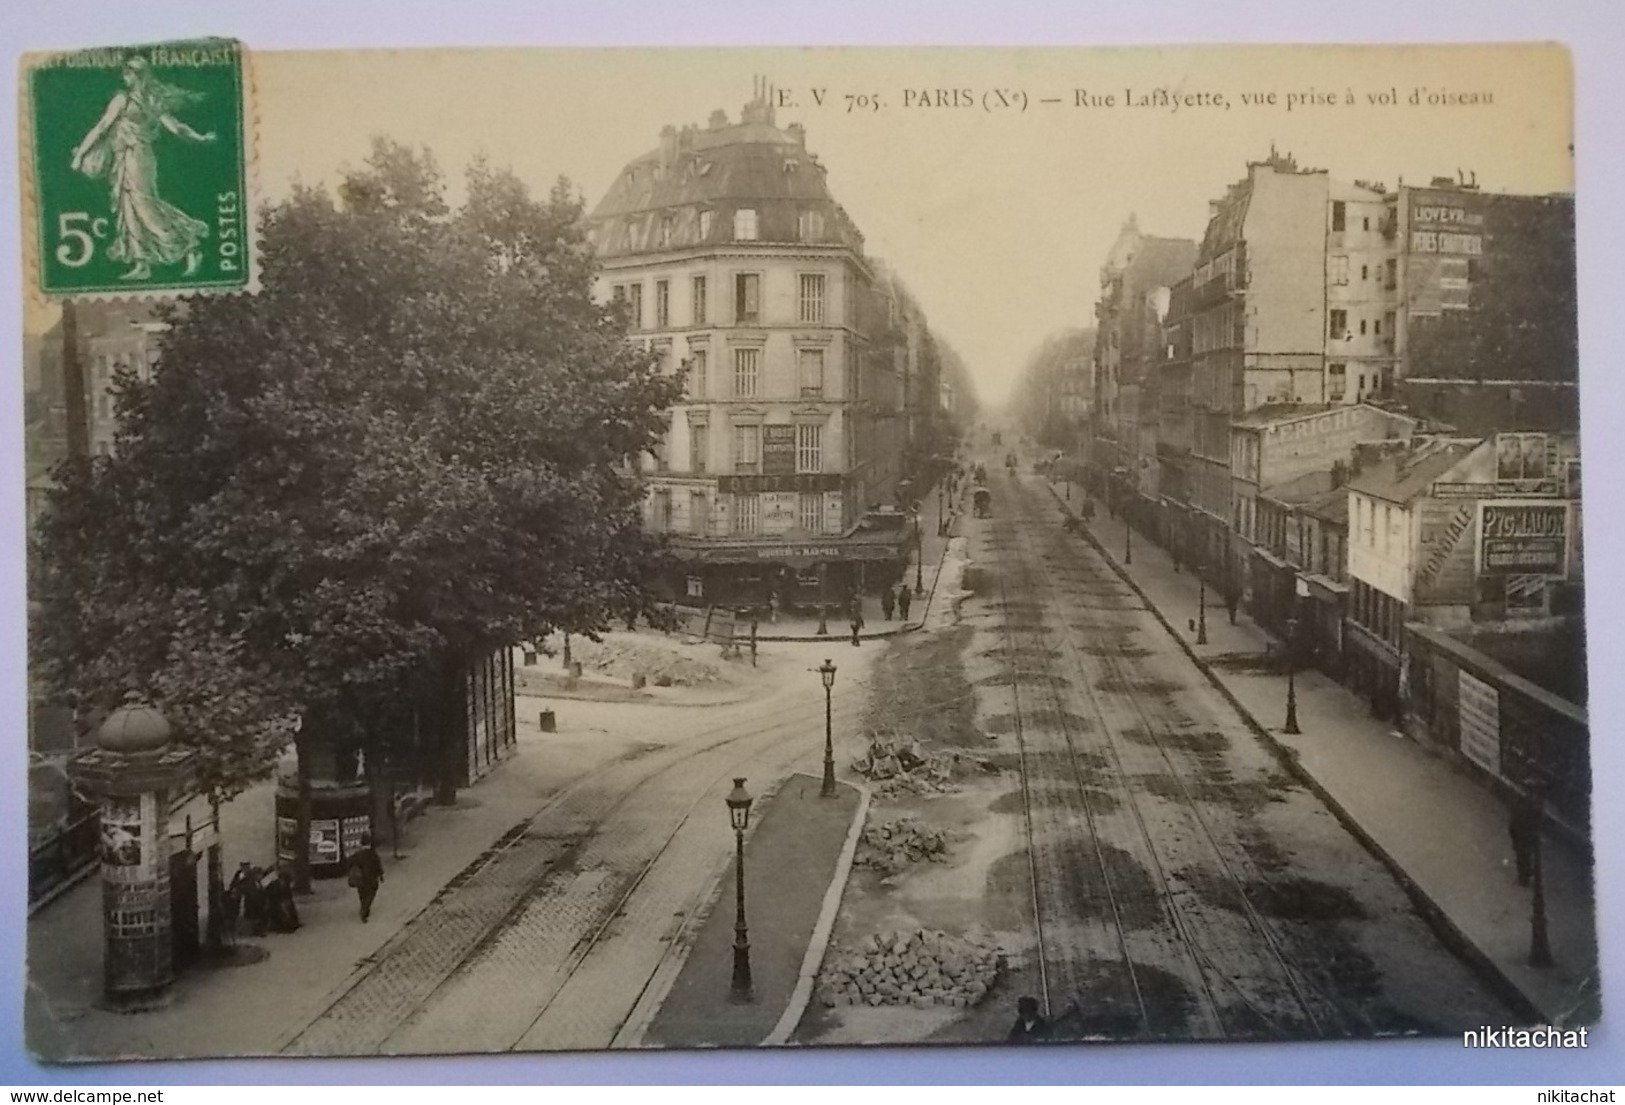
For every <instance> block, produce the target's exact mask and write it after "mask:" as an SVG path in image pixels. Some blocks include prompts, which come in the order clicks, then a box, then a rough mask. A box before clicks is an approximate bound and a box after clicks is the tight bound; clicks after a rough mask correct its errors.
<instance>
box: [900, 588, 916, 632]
mask: <svg viewBox="0 0 1625 1105" xmlns="http://www.w3.org/2000/svg"><path fill="white" fill-rule="evenodd" d="M913 605H914V592H912V591H910V590H909V589H908V584H906V583H905V584H903V585H902V586H901V587H899V588H897V612H898V614H899V616H901V618H902V620H903V621H905V622H906V621H908V608H909V607H910V606H913Z"/></svg>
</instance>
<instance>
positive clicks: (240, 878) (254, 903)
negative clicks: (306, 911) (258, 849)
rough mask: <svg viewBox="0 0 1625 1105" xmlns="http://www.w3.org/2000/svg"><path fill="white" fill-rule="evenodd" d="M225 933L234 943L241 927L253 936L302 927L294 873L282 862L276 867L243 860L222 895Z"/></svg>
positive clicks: (222, 929) (226, 937) (225, 937)
mask: <svg viewBox="0 0 1625 1105" xmlns="http://www.w3.org/2000/svg"><path fill="white" fill-rule="evenodd" d="M221 904H222V906H223V907H224V908H223V909H222V911H221V919H222V922H223V923H222V925H221V935H222V937H223V938H224V940H225V942H226V943H227V944H228V945H229V944H234V943H236V941H237V936H238V932H239V928H240V927H246V928H247V930H248V934H249V935H250V936H264V935H265V934H266V933H268V932H294V931H296V930H297V929H298V928H299V924H300V921H299V907H298V905H296V904H295V903H294V900H293V875H292V873H291V872H289V870H288V869H287V868H286V867H285V866H282V865H278V866H277V867H276V868H275V869H274V870H269V869H266V868H262V867H259V866H256V865H255V864H252V863H250V862H249V861H248V860H246V859H245V860H243V862H242V863H240V864H239V865H238V866H237V873H236V874H235V875H233V876H232V877H231V882H230V884H229V885H227V887H226V889H225V893H224V895H223V897H222V902H221Z"/></svg>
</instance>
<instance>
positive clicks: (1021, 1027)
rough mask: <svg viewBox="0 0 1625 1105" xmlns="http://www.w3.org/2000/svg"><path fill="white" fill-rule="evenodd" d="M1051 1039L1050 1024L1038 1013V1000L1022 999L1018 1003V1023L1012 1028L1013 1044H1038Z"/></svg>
mask: <svg viewBox="0 0 1625 1105" xmlns="http://www.w3.org/2000/svg"><path fill="white" fill-rule="evenodd" d="M1049 1038H1050V1023H1049V1021H1048V1020H1047V1019H1046V1018H1045V1017H1044V1015H1043V1014H1042V1013H1040V1012H1039V1011H1038V999H1037V998H1034V997H1022V998H1020V999H1018V1000H1017V1001H1016V1023H1015V1024H1013V1025H1012V1026H1011V1027H1010V1042H1011V1043H1012V1044H1036V1043H1042V1042H1044V1041H1045V1040H1048V1039H1049Z"/></svg>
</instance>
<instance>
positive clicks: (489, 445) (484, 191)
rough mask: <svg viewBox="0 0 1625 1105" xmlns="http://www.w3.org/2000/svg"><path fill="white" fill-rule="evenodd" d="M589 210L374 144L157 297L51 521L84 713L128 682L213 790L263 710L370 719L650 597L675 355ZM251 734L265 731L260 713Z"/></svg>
mask: <svg viewBox="0 0 1625 1105" xmlns="http://www.w3.org/2000/svg"><path fill="white" fill-rule="evenodd" d="M582 215H583V212H582V208H581V205H580V203H579V201H578V200H576V199H575V198H573V197H572V194H571V192H570V190H569V188H568V185H567V184H566V183H565V182H563V181H561V182H559V184H558V185H557V186H556V187H555V188H554V189H553V191H552V193H551V194H550V195H549V196H548V198H547V199H546V200H543V201H538V200H536V199H534V198H532V197H531V196H530V195H529V194H528V193H527V191H526V189H525V187H524V185H523V184H522V183H520V182H519V181H518V180H517V179H516V178H514V177H513V176H512V175H511V174H509V173H507V172H505V171H499V170H496V169H493V168H492V167H491V166H489V165H487V164H484V163H483V162H479V163H476V164H474V165H473V166H471V167H470V169H469V170H468V173H467V199H466V202H464V203H463V204H462V205H461V206H460V207H458V208H456V209H455V210H454V209H453V208H452V207H451V206H450V205H449V204H448V203H447V200H446V190H445V187H444V182H443V180H442V178H441V176H440V173H439V170H438V168H437V167H436V165H435V163H434V161H433V159H432V158H431V157H430V156H428V155H427V154H426V153H422V152H416V151H413V150H410V149H407V148H405V147H402V146H399V145H397V144H394V143H391V142H388V141H385V140H379V141H376V142H375V143H374V148H373V151H372V156H371V158H370V159H369V160H368V162H367V163H366V164H365V166H364V167H363V168H362V169H361V170H359V171H357V172H355V173H352V174H351V175H349V177H348V178H347V179H346V180H345V181H344V182H343V184H342V185H341V186H340V188H339V189H338V195H337V197H336V198H335V197H334V196H332V195H330V194H329V193H327V192H325V191H322V190H318V189H311V188H300V189H298V190H296V191H295V192H294V193H293V195H292V196H291V197H290V198H289V199H288V200H286V201H285V202H283V203H280V204H277V205H275V206H272V207H269V208H268V209H266V210H265V211H264V212H263V213H262V217H261V222H260V235H261V242H262V258H263V276H262V288H261V290H260V291H259V292H258V293H257V294H254V295H246V296H235V297H204V298H198V299H194V300H191V301H189V302H188V303H187V304H185V306H184V308H182V309H179V310H176V311H174V312H172V314H171V317H170V319H169V321H170V323H171V328H170V330H169V331H168V332H167V334H165V335H164V338H163V341H162V346H161V355H160V358H159V360H158V363H157V365H156V368H155V371H154V373H153V375H152V378H151V380H150V381H148V382H143V381H141V380H138V379H136V378H134V377H128V376H127V377H124V378H121V379H120V380H119V381H118V382H117V385H116V394H117V402H118V410H119V413H120V421H121V429H120V432H119V436H118V440H117V445H116V449H115V452H114V455H112V456H111V457H107V458H97V459H96V460H95V461H93V462H90V463H81V464H79V465H77V466H68V467H65V468H64V469H63V470H62V471H61V472H60V473H59V474H58V480H59V483H60V490H59V491H57V492H56V493H55V494H54V496H53V497H52V498H51V500H50V503H49V506H48V509H47V511H46V514H45V516H44V518H43V519H42V522H41V527H40V537H39V540H40V550H39V551H40V554H41V556H40V563H41V564H42V565H44V567H43V568H42V569H41V579H40V580H39V581H38V582H39V584H40V586H39V587H38V589H37V591H36V594H37V595H38V597H39V600H40V601H39V603H38V604H37V610H36V613H37V619H36V623H35V634H34V647H35V649H36V650H37V654H38V658H39V660H40V666H41V669H42V671H43V673H44V675H45V676H46V678H47V679H48V680H49V681H50V682H52V683H54V684H55V685H56V686H57V688H58V689H60V690H62V691H65V692H68V693H69V694H70V695H71V696H72V698H73V700H74V701H75V702H76V703H77V704H78V705H79V707H80V709H81V713H87V712H88V713H91V714H94V713H96V712H98V711H101V710H105V709H108V708H110V707H112V706H113V705H116V704H117V702H118V701H119V700H120V699H121V698H122V697H123V696H124V695H125V694H126V693H127V692H130V691H134V692H137V693H140V694H142V695H144V696H145V697H147V698H149V699H151V700H153V701H154V702H155V703H156V704H157V705H158V706H159V707H160V708H162V709H164V710H166V711H167V712H169V713H170V714H171V715H172V717H173V718H174V720H175V721H177V722H178V723H179V728H180V730H181V731H182V732H183V733H184V734H186V738H185V739H188V740H190V741H191V742H193V743H195V744H197V745H198V746H199V748H200V749H202V750H203V751H204V752H205V753H207V755H206V757H205V760H206V764H207V769H208V781H209V783H210V784H211V785H213V786H215V787H217V788H219V789H221V790H222V791H224V792H230V791H232V790H235V789H237V788H238V787H240V786H241V785H243V784H244V783H246V782H247V781H248V780H249V779H251V778H252V777H253V775H254V774H255V773H256V772H257V771H261V770H264V769H266V767H267V763H268V761H267V760H266V756H267V754H268V751H269V750H270V749H271V747H272V746H273V745H274V744H276V743H278V742H277V741H276V740H275V739H274V738H275V736H276V733H275V732H274V731H272V732H268V731H267V729H266V727H267V725H273V726H274V725H275V724H276V723H278V721H279V719H285V718H288V717H291V716H309V715H310V714H312V713H316V714H320V715H323V716H326V717H329V718H333V719H336V720H338V719H342V720H343V721H344V723H345V724H347V725H348V726H349V727H350V728H353V729H360V730H365V729H366V728H367V725H368V719H369V718H371V717H375V716H383V715H385V714H390V713H395V714H398V712H399V711H398V705H399V701H400V700H401V699H402V698H403V697H408V696H410V695H411V694H412V693H413V691H414V690H415V689H416V688H417V687H419V686H422V685H424V684H425V682H426V681H432V679H431V677H432V676H434V675H435V674H437V673H440V672H443V671H445V670H447V669H448V667H452V666H455V665H457V664H459V663H461V662H464V661H466V660H468V659H470V658H473V657H476V656H479V655H482V654H484V653H485V652H487V651H489V650H490V649H492V648H494V647H498V646H503V645H508V644H513V643H516V642H519V641H524V640H534V639H540V638H541V637H543V636H544V635H546V634H548V633H551V632H554V631H557V630H565V631H569V632H577V633H592V632H596V631H597V630H598V629H600V628H602V627H603V626H605V625H607V624H608V622H609V621H610V620H611V619H615V618H620V617H624V616H626V615H627V614H629V613H632V612H635V611H639V610H647V609H648V608H649V606H650V603H651V602H652V598H651V595H650V592H649V591H648V590H647V589H646V587H645V580H646V579H648V578H650V568H651V566H652V562H653V558H655V557H657V556H658V555H659V549H658V546H657V545H656V544H655V543H654V540H653V539H652V538H650V537H647V536H646V535H645V534H644V533H643V531H642V528H641V525H640V504H641V502H642V499H643V495H644V489H643V487H642V484H641V481H640V479H639V478H638V476H637V475H636V472H637V468H638V465H637V464H636V463H635V461H636V458H638V457H639V456H640V455H641V454H642V452H644V451H645V450H649V449H651V448H652V447H654V446H655V444H656V443H657V442H658V441H659V439H660V437H661V435H662V434H663V433H664V430H665V425H666V418H667V416H666V414H665V411H666V408H668V407H669V406H670V405H671V403H672V402H674V401H675V400H676V398H677V381H676V380H675V379H673V378H672V377H669V376H663V375H662V374H661V372H660V370H659V366H658V363H657V361H656V359H655V358H654V357H653V356H651V355H650V354H649V353H648V352H646V351H644V350H642V349H640V348H637V347H635V346H633V345H631V344H630V343H629V342H628V341H627V340H626V336H625V335H626V326H625V320H624V318H623V317H622V316H621V315H620V314H619V313H618V312H617V311H616V310H615V309H613V308H611V307H606V306H600V305H598V304H596V303H594V301H593V299H592V297H591V281H592V277H593V273H594V261H593V256H592V253H591V250H590V247H589V245H588V243H587V241H586V237H585V232H584V226H583V222H582ZM268 738H269V739H268Z"/></svg>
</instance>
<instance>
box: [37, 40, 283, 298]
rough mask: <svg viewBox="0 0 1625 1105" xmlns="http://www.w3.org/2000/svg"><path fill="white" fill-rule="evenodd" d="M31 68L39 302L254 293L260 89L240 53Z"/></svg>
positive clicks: (231, 44)
mask: <svg viewBox="0 0 1625 1105" xmlns="http://www.w3.org/2000/svg"><path fill="white" fill-rule="evenodd" d="M24 65H25V69H24V78H23V79H24V84H25V103H26V105H27V106H26V109H25V110H26V111H27V113H28V116H27V120H26V121H27V124H28V125H29V126H30V127H31V130H32V141H31V143H30V148H29V152H30V153H31V154H32V160H33V165H32V169H33V172H32V179H31V183H32V185H33V192H32V197H31V199H32V203H33V207H34V209H35V210H34V215H35V227H36V239H35V258H34V260H35V262H36V264H35V271H36V272H37V274H38V282H39V290H40V291H41V292H43V293H44V294H45V295H47V296H50V297H52V298H64V297H71V296H91V295H97V296H105V295H109V294H111V295H119V296H141V295H146V294H152V293H162V294H175V293H185V292H200V291H243V290H247V289H249V288H250V287H251V286H252V283H253V279H254V275H255V267H256V261H257V258H256V257H255V242H254V235H253V223H252V221H251V219H252V215H251V211H252V207H251V204H250V199H251V196H250V191H249V188H250V183H251V180H252V164H251V157H252V152H253V132H252V129H251V125H250V123H251V118H252V116H251V115H250V112H249V110H248V108H249V95H250V85H251V82H250V80H249V79H248V67H247V57H246V52H245V50H244V49H243V47H242V45H241V44H240V43H238V42H235V41H231V40H227V39H204V40H198V41H191V42H171V43H162V44H156V45H148V46H132V47H104V48H97V49H89V50H75V51H71V52H67V53H59V54H48V55H40V56H36V57H31V58H27V59H25V61H24Z"/></svg>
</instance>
